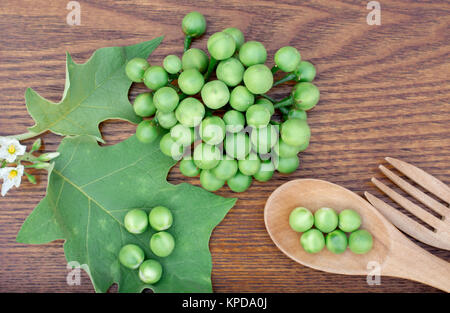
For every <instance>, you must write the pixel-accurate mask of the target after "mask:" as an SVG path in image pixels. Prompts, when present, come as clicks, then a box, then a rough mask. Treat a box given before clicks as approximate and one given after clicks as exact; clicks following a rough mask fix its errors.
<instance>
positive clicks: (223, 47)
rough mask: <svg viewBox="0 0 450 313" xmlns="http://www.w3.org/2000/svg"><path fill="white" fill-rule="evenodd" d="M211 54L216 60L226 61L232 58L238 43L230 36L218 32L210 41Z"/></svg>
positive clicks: (208, 44)
mask: <svg viewBox="0 0 450 313" xmlns="http://www.w3.org/2000/svg"><path fill="white" fill-rule="evenodd" d="M207 46H208V51H209V54H210V55H211V56H212V57H213V58H215V59H216V60H225V59H228V58H229V57H231V56H232V55H233V54H234V51H235V50H236V43H235V41H234V39H233V37H231V36H230V35H229V34H227V33H224V32H217V33H215V34H213V35H211V37H209V39H208V43H207Z"/></svg>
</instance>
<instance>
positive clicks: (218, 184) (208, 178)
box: [200, 170, 225, 191]
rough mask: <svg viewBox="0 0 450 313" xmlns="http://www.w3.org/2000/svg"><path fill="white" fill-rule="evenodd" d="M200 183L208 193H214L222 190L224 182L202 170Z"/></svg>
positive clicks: (208, 171)
mask: <svg viewBox="0 0 450 313" xmlns="http://www.w3.org/2000/svg"><path fill="white" fill-rule="evenodd" d="M200 183H201V185H202V187H203V188H204V189H206V190H208V191H216V190H219V189H220V188H222V186H223V185H224V184H225V180H223V179H220V178H217V177H216V176H215V175H214V174H213V173H212V172H211V171H210V170H202V172H201V173H200Z"/></svg>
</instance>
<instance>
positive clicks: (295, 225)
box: [289, 207, 373, 254]
mask: <svg viewBox="0 0 450 313" xmlns="http://www.w3.org/2000/svg"><path fill="white" fill-rule="evenodd" d="M289 225H290V226H291V228H292V229H293V230H294V231H296V232H301V233H303V234H302V235H301V237H300V244H301V245H302V247H303V249H304V250H305V251H306V252H308V253H318V252H320V251H322V249H323V248H324V247H325V246H326V247H327V249H328V250H329V251H331V252H332V253H335V254H341V253H344V252H345V250H346V249H347V247H349V248H350V250H351V251H352V252H353V253H356V254H364V253H367V252H369V251H370V250H371V249H372V245H373V238H372V235H371V234H370V233H369V232H368V231H367V230H364V229H359V227H360V226H361V216H360V215H359V214H358V212H356V211H354V210H343V211H341V212H340V213H339V214H337V213H336V212H335V211H334V210H333V209H330V208H321V209H318V210H317V211H316V212H315V213H314V215H313V214H312V213H311V211H309V210H308V209H306V208H303V207H298V208H295V209H294V210H292V212H291V214H290V215H289ZM313 226H315V228H312V227H313ZM346 233H350V235H349V236H348V238H347V235H346ZM324 234H326V237H325V236H324Z"/></svg>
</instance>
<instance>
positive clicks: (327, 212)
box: [314, 208, 338, 233]
mask: <svg viewBox="0 0 450 313" xmlns="http://www.w3.org/2000/svg"><path fill="white" fill-rule="evenodd" d="M314 226H316V228H317V229H319V230H320V231H321V232H324V233H330V232H332V231H333V230H335V229H336V227H337V226H338V215H337V214H336V211H334V210H333V209H330V208H321V209H318V210H317V211H316V213H314Z"/></svg>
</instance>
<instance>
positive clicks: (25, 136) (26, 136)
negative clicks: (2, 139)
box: [6, 132, 43, 141]
mask: <svg viewBox="0 0 450 313" xmlns="http://www.w3.org/2000/svg"><path fill="white" fill-rule="evenodd" d="M42 133H43V132H40V133H35V132H27V133H23V134H19V135H11V136H6V137H7V138H15V139H17V140H19V141H21V140H27V139H30V138H33V137H36V136H39V135H40V134H42Z"/></svg>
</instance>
